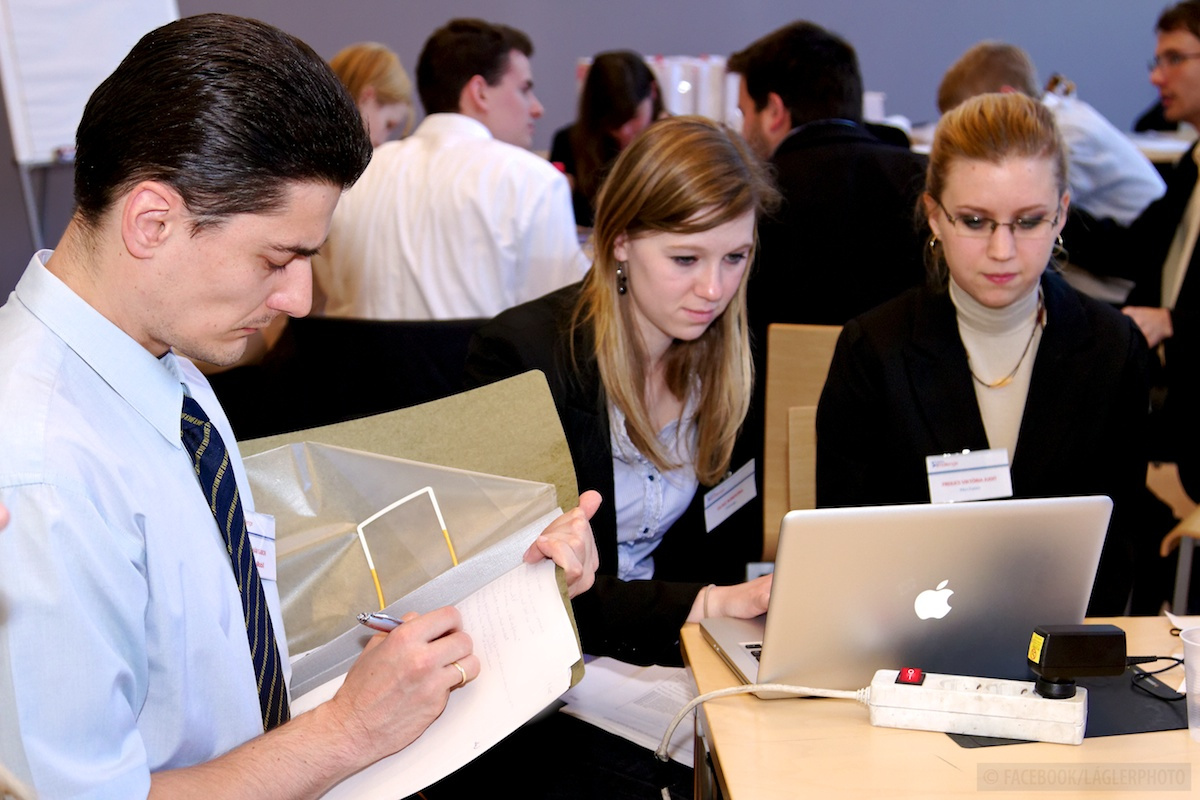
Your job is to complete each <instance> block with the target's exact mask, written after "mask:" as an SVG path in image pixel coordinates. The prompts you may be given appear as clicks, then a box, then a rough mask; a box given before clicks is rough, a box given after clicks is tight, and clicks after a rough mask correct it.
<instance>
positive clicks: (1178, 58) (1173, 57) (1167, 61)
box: [1146, 50, 1200, 72]
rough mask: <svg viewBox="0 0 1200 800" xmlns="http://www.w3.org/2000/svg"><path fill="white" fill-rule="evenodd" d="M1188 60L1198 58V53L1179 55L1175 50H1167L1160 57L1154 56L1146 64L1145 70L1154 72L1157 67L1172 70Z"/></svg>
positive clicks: (1199, 56) (1199, 55) (1199, 54)
mask: <svg viewBox="0 0 1200 800" xmlns="http://www.w3.org/2000/svg"><path fill="white" fill-rule="evenodd" d="M1189 58H1200V53H1180V52H1177V51H1175V50H1168V51H1167V52H1165V53H1163V54H1162V55H1160V56H1155V57H1154V58H1152V59H1150V60H1149V61H1147V62H1146V69H1148V70H1150V71H1151V72H1154V70H1156V69H1158V68H1159V67H1170V68H1171V69H1174V68H1175V67H1178V66H1179V65H1180V64H1182V63H1183V62H1185V61H1187V60H1188V59H1189Z"/></svg>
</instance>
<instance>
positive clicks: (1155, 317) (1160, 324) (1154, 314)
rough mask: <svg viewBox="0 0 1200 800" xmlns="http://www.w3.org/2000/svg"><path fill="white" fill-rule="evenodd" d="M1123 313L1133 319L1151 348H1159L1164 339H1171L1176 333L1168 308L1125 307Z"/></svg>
mask: <svg viewBox="0 0 1200 800" xmlns="http://www.w3.org/2000/svg"><path fill="white" fill-rule="evenodd" d="M1121 312H1122V313H1123V314H1124V315H1125V316H1127V317H1129V318H1130V319H1132V320H1133V321H1134V322H1135V323H1137V326H1138V328H1139V329H1141V331H1142V336H1145V337H1146V343H1147V344H1149V345H1150V347H1151V348H1155V347H1158V346H1159V345H1160V344H1162V341H1163V340H1164V339H1170V338H1171V336H1172V335H1174V333H1175V329H1174V328H1173V327H1172V325H1171V312H1170V310H1169V309H1166V308H1152V307H1150V306H1125V307H1124V308H1122V309H1121Z"/></svg>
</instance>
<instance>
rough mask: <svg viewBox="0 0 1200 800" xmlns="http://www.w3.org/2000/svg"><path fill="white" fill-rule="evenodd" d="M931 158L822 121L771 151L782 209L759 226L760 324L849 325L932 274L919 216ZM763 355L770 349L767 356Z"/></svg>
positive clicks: (754, 308)
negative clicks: (927, 268) (916, 215)
mask: <svg viewBox="0 0 1200 800" xmlns="http://www.w3.org/2000/svg"><path fill="white" fill-rule="evenodd" d="M926 164H927V160H926V158H925V156H922V155H918V154H916V153H913V152H912V151H910V150H908V149H907V148H903V147H896V146H895V145H892V144H887V143H884V142H882V141H880V140H879V139H877V138H875V137H874V136H872V135H871V134H870V133H869V132H868V131H867V130H865V129H864V128H862V127H859V126H851V125H848V124H839V123H837V122H829V121H824V122H815V123H812V124H810V125H808V126H805V127H802V128H801V129H800V130H798V131H796V132H795V133H793V134H792V135H791V136H789V137H788V138H787V139H785V140H784V141H783V142H782V143H781V144H780V145H779V147H778V148H777V149H776V151H775V153H774V154H773V155H772V156H771V168H772V170H773V171H774V173H775V181H776V184H777V185H778V187H779V190H780V192H781V193H782V194H783V198H784V202H783V205H782V207H781V208H780V209H779V210H778V211H777V212H776V213H775V214H774V215H772V216H771V217H769V218H767V219H764V220H762V221H761V222H760V223H759V227H758V237H759V249H758V255H757V259H756V265H755V268H754V272H753V273H752V274H751V277H750V284H749V287H748V291H749V296H748V303H749V314H750V329H751V331H752V332H753V334H754V335H755V337H756V345H761V346H762V347H765V346H766V339H765V337H764V333H765V331H766V329H767V325H769V324H770V323H772V322H804V323H812V324H818V325H842V324H844V323H845V322H846V321H847V320H849V319H851V318H852V317H855V316H857V315H859V314H861V313H863V312H864V311H867V310H869V309H871V308H874V307H875V306H877V305H879V304H880V303H882V302H884V301H886V300H890V299H891V298H893V297H895V296H896V295H898V294H900V293H901V292H903V291H904V290H905V289H908V288H910V287H913V286H919V285H921V284H922V283H923V282H924V279H925V267H924V260H923V255H922V238H923V235H922V233H921V232H920V231H919V230H918V228H917V225H916V223H915V222H914V217H913V213H914V210H915V208H916V203H917V200H918V198H919V197H920V193H921V191H922V189H923V188H924V185H925V167H926ZM760 355H761V354H760Z"/></svg>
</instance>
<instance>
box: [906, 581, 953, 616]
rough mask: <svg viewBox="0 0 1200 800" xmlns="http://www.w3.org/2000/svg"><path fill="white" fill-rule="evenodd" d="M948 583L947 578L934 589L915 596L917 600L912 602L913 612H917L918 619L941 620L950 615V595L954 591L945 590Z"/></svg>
mask: <svg viewBox="0 0 1200 800" xmlns="http://www.w3.org/2000/svg"><path fill="white" fill-rule="evenodd" d="M949 582H950V579H949V578H947V579H946V580H944V581H942V582H941V583H939V584H938V585H937V588H936V589H926V590H925V591H923V592H921V593H920V594H918V595H917V599H916V600H914V601H913V610H914V611H916V612H917V617H918V618H920V619H941V618H942V617H944V616H946V615H947V614H949V613H950V595H952V594H954V590H953V589H947V588H946V584H947V583H949Z"/></svg>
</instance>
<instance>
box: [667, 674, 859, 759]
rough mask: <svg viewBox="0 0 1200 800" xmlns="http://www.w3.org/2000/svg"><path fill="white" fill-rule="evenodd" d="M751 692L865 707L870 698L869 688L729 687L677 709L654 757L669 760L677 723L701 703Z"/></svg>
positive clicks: (780, 684)
mask: <svg viewBox="0 0 1200 800" xmlns="http://www.w3.org/2000/svg"><path fill="white" fill-rule="evenodd" d="M752 692H778V693H780V694H790V695H795V696H796V697H830V698H833V699H836V700H855V701H857V702H859V703H862V704H863V705H864V706H865V705H867V703H868V701H869V700H870V698H871V687H870V686H866V687H864V688H862V689H856V690H853V691H850V690H845V689H813V688H811V687H808V686H792V685H791V684H787V683H751V684H747V685H745V686H730V687H728V688H725V689H717V690H716V691H715V692H708V693H706V694H702V695H700V696H699V697H696V698H694V699H692V700H691V701H689V702H688V704H687V705H685V706H684V707H683V708H681V709H679V713H678V714H676V715H675V718H674V719H672V720H671V724H670V725H668V726H667V732H666V733H665V734H663V738H662V742H661V743H660V744H659V745H658V749H657V750H655V751H654V757H655V758H657V759H658V760H659V761H663V762H666V761H667V760H668V759H669V758H670V756H668V755H667V748H668V747H670V745H671V736H672V735H674V733H675V729H676V728H678V727H679V723H681V722H683V719H684V717H686V716H687V715H688V714H690V713H691V711H692V709H694V708H695V707H696V706H698V705H700V704H701V703H707V702H708V701H709V700H715V699H716V698H718V697H731V696H732V695H735V694H750V693H752Z"/></svg>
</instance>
